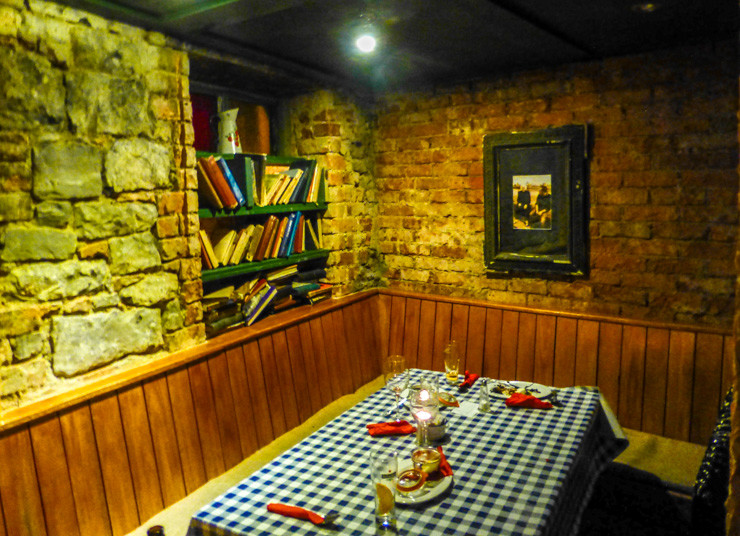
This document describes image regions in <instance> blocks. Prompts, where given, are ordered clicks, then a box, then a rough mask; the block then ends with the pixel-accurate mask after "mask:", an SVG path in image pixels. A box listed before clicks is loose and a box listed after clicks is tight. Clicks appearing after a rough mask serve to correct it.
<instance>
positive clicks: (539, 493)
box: [188, 370, 623, 536]
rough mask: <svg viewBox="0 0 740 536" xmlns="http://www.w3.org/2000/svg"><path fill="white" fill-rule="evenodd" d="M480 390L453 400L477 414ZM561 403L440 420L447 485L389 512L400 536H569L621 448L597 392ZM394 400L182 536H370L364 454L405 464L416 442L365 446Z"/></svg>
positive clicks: (371, 405)
mask: <svg viewBox="0 0 740 536" xmlns="http://www.w3.org/2000/svg"><path fill="white" fill-rule="evenodd" d="M412 373H413V374H414V375H415V376H417V377H418V375H419V374H420V373H421V371H419V370H413V371H412ZM427 373H428V372H427ZM439 374H440V378H441V376H442V374H441V373H439ZM479 386H480V381H478V382H476V383H475V385H474V386H473V387H472V389H470V390H469V391H468V392H466V393H455V394H456V396H458V399H459V400H460V401H471V402H475V403H476V404H477V401H478V389H479ZM558 398H559V400H560V402H561V403H562V405H561V406H560V407H556V408H554V409H552V410H547V411H544V410H535V409H524V408H508V407H506V406H505V404H504V401H503V400H502V399H492V401H491V402H492V411H491V412H490V413H478V412H476V413H474V414H472V415H468V416H463V415H459V414H453V413H451V412H448V413H447V414H446V416H447V421H448V422H447V432H448V435H449V438H448V442H447V443H446V444H444V446H443V448H444V452H445V455H446V456H447V459H448V461H449V463H450V465H451V467H452V469H453V471H454V477H453V479H454V484H453V486H452V488H451V489H450V490H449V492H448V493H446V494H444V495H442V496H441V497H439V498H438V499H436V500H435V501H433V502H430V503H428V504H424V505H417V506H415V507H413V508H408V507H403V506H398V505H397V508H396V510H397V515H398V527H399V534H418V535H432V534H433V535H437V534H460V535H476V534H496V535H531V536H534V535H557V536H561V535H566V534H569V533H571V532H572V531H575V529H576V528H577V524H578V519H579V518H580V514H581V513H582V509H583V507H584V505H585V502H586V500H587V499H588V497H589V496H590V494H591V489H592V486H593V482H594V480H595V479H596V477H597V476H598V474H599V473H600V471H601V470H602V469H603V467H604V466H605V464H606V463H607V462H608V461H609V460H611V459H612V458H613V457H614V456H615V455H616V454H618V453H619V451H620V450H621V448H623V445H622V444H621V443H620V441H618V440H617V438H616V437H615V436H614V434H613V432H612V428H611V427H610V426H609V424H608V423H607V421H606V419H605V418H604V415H603V411H602V409H601V406H600V402H599V398H600V397H599V392H598V391H597V390H596V389H583V388H571V389H562V390H559V391H558ZM392 400H393V398H392V395H391V394H390V393H389V392H388V391H386V390H380V391H378V392H376V393H374V394H372V395H370V396H369V397H368V398H366V399H365V400H364V401H362V402H361V403H359V404H357V405H356V406H354V407H353V408H351V409H349V410H347V411H346V412H345V413H343V414H342V415H340V416H339V417H337V418H336V419H334V420H333V421H332V422H330V423H328V424H327V425H326V426H324V427H323V428H321V429H319V430H318V431H316V432H315V433H314V434H312V435H311V436H309V437H308V438H306V439H305V440H303V441H302V442H301V443H299V444H297V445H296V446H294V447H293V448H291V449H290V450H288V451H286V452H285V453H283V454H282V455H281V456H279V457H277V458H275V459H274V460H273V461H272V462H270V463H269V464H268V465H266V466H265V467H263V468H262V469H260V470H259V471H257V472H256V473H254V474H252V475H251V476H250V477H248V478H246V479H245V480H243V481H242V482H241V483H239V484H238V485H236V486H234V487H233V488H231V489H230V490H229V491H227V492H226V493H225V494H223V495H221V496H220V497H218V498H217V499H216V500H214V501H213V502H212V503H211V504H208V505H206V506H205V507H204V508H202V509H201V510H200V511H198V512H197V513H196V514H195V516H193V518H192V520H191V523H190V528H189V531H188V536H233V535H240V534H249V535H257V534H262V535H280V534H331V533H336V534H342V535H345V534H347V535H360V534H374V532H375V524H374V497H373V494H374V489H373V487H372V485H371V482H370V477H369V468H368V467H369V464H368V457H369V453H370V452H371V450H373V449H374V448H375V447H378V446H381V445H384V446H388V447H391V446H393V447H396V448H398V449H399V451H400V452H401V454H402V455H404V456H410V453H411V451H412V450H413V448H414V441H415V436H414V435H408V436H399V437H391V436H378V437H372V436H370V435H369V434H368V432H367V429H366V428H365V425H366V424H369V423H377V422H383V421H386V420H388V417H387V416H386V411H387V410H388V409H389V408H390V407H391V405H392ZM408 418H409V420H411V419H410V416H408ZM271 502H278V503H285V504H290V505H294V506H301V507H304V508H308V509H310V510H312V511H314V512H316V513H318V514H321V515H323V514H325V513H326V512H328V511H329V510H338V511H339V513H340V517H339V519H338V521H337V523H336V525H337V527H338V528H337V529H336V530H333V531H332V530H329V529H326V528H321V527H316V526H314V525H313V524H311V523H310V522H308V521H305V520H298V519H293V518H290V517H285V516H282V515H279V514H275V513H270V512H268V511H267V509H266V506H267V504H268V503H271Z"/></svg>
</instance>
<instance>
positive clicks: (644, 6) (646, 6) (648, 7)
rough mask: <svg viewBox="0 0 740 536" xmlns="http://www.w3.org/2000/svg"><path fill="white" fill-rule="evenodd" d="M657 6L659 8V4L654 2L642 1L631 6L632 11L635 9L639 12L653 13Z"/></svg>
mask: <svg viewBox="0 0 740 536" xmlns="http://www.w3.org/2000/svg"><path fill="white" fill-rule="evenodd" d="M658 8H660V4H656V3H654V2H643V3H641V4H634V5H633V6H632V11H637V12H639V13H654V12H655V11H657V10H658Z"/></svg>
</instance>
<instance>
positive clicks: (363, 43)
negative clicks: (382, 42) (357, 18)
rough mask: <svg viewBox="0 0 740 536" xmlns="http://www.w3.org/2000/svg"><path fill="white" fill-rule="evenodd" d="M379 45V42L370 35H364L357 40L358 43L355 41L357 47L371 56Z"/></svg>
mask: <svg viewBox="0 0 740 536" xmlns="http://www.w3.org/2000/svg"><path fill="white" fill-rule="evenodd" d="M377 44H378V42H377V41H376V40H375V38H374V37H373V36H372V35H370V34H363V35H361V36H360V37H358V38H357V41H355V46H356V47H357V48H358V49H360V51H361V52H364V53H365V54H369V53H370V52H372V51H373V50H375V46H376V45H377Z"/></svg>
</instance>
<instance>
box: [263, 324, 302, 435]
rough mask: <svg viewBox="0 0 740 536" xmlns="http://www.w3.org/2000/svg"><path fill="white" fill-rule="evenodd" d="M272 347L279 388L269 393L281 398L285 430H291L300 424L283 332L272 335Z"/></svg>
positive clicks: (286, 341) (291, 371)
mask: <svg viewBox="0 0 740 536" xmlns="http://www.w3.org/2000/svg"><path fill="white" fill-rule="evenodd" d="M272 347H273V351H274V353H275V365H276V368H277V372H278V381H279V383H280V387H279V389H278V390H277V391H272V392H270V395H271V396H272V397H273V398H274V397H278V396H281V397H282V399H283V412H284V414H285V426H286V427H287V430H292V429H293V428H295V427H296V426H298V425H299V424H301V418H300V416H299V415H298V402H297V401H296V389H295V384H294V383H293V370H292V368H291V363H290V355H289V354H288V340H287V339H286V338H285V331H276V332H275V333H273V334H272Z"/></svg>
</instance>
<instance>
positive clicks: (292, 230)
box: [285, 211, 301, 257]
mask: <svg viewBox="0 0 740 536" xmlns="http://www.w3.org/2000/svg"><path fill="white" fill-rule="evenodd" d="M291 216H292V217H293V220H292V222H291V226H290V232H289V234H288V247H287V248H286V249H285V256H286V257H290V255H291V254H292V253H293V250H294V247H293V245H294V243H295V235H296V232H297V229H298V222H300V221H301V212H300V211H298V212H294V213H293V214H291Z"/></svg>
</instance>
